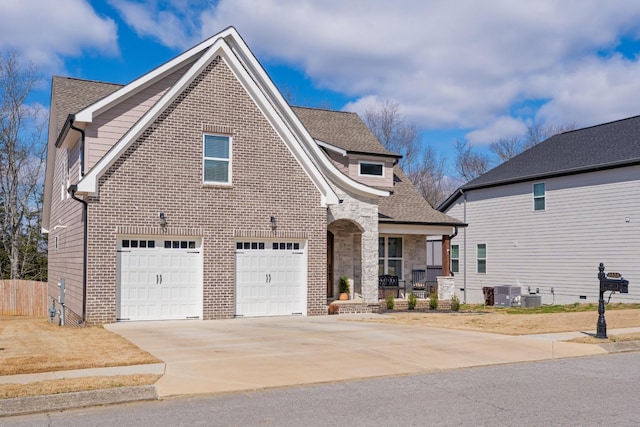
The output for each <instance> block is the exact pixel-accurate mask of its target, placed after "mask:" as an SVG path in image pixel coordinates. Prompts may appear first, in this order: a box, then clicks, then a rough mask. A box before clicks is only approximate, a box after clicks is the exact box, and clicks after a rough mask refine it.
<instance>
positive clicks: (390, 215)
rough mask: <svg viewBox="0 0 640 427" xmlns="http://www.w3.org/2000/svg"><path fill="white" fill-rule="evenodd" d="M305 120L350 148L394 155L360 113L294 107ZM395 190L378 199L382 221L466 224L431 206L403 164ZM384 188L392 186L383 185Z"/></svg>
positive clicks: (314, 132)
mask: <svg viewBox="0 0 640 427" xmlns="http://www.w3.org/2000/svg"><path fill="white" fill-rule="evenodd" d="M292 109H293V111H294V112H295V113H296V114H297V115H298V118H300V121H301V122H302V124H303V125H304V126H305V127H306V128H307V130H308V131H309V133H310V134H311V136H312V137H314V138H315V139H319V140H321V141H324V142H327V143H329V144H332V145H335V146H336V147H339V148H342V149H344V150H347V151H350V152H358V153H375V154H381V155H393V153H391V152H389V151H387V150H385V149H384V147H383V146H382V144H381V143H380V141H378V139H377V138H376V137H375V136H374V135H373V133H371V131H370V130H369V128H368V127H367V126H366V125H365V124H364V122H363V121H362V119H360V116H358V115H357V114H355V113H344V112H341V111H330V110H316V109H313V108H302V107H292ZM394 175H395V176H394V184H393V188H392V189H391V191H392V194H391V195H390V196H388V197H381V198H380V200H379V203H378V213H379V221H380V222H381V223H383V222H389V223H420V224H439V225H443V224H446V225H462V223H461V222H460V221H458V220H457V219H455V218H452V217H450V216H448V215H446V214H443V213H442V212H439V211H437V210H435V209H433V208H432V207H431V205H429V203H428V202H427V201H426V200H425V199H424V197H422V195H421V194H420V192H419V191H418V190H417V189H416V188H415V187H414V185H413V184H412V183H411V181H409V179H408V178H407V177H406V175H405V174H404V172H403V171H402V170H401V169H400V167H399V166H395V167H394ZM383 190H390V189H389V188H383Z"/></svg>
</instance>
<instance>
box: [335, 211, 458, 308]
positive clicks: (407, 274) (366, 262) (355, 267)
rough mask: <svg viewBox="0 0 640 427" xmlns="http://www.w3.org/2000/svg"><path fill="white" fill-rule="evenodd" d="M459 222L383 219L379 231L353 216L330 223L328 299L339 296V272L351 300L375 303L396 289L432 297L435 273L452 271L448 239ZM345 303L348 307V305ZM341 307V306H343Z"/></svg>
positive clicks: (403, 293)
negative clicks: (368, 229) (347, 284)
mask: <svg viewBox="0 0 640 427" xmlns="http://www.w3.org/2000/svg"><path fill="white" fill-rule="evenodd" d="M456 230H457V229H456V226H452V225H440V224H416V223H411V224H401V223H390V222H382V221H380V222H379V223H378V224H377V230H375V231H377V232H374V233H372V232H369V233H366V232H365V231H364V227H362V226H361V225H360V224H358V223H357V222H355V221H354V220H350V219H338V220H335V221H333V222H332V223H330V224H329V225H328V227H327V303H328V304H330V303H331V302H333V301H336V300H338V299H339V298H340V292H339V291H340V278H341V277H343V276H345V277H346V278H347V279H348V282H349V292H348V300H347V301H348V303H347V304H346V305H349V304H354V303H360V304H364V305H372V306H376V305H378V304H379V301H380V300H382V299H384V298H386V297H387V296H388V295H392V296H393V297H394V298H398V299H406V298H407V297H408V295H409V294H411V293H414V294H415V295H416V297H418V298H423V299H424V298H428V297H429V294H430V293H431V292H432V291H437V279H436V278H437V277H438V276H449V275H450V245H449V243H450V239H451V237H452V236H453V235H455V233H456ZM346 305H345V308H347V307H346ZM341 312H343V311H342V310H341Z"/></svg>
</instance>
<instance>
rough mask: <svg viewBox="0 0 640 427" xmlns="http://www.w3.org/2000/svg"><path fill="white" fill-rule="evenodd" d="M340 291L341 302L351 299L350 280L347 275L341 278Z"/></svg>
mask: <svg viewBox="0 0 640 427" xmlns="http://www.w3.org/2000/svg"><path fill="white" fill-rule="evenodd" d="M338 291H339V292H340V300H341V301H344V300H348V299H349V278H348V277H347V276H346V275H342V276H340V285H339V287H338Z"/></svg>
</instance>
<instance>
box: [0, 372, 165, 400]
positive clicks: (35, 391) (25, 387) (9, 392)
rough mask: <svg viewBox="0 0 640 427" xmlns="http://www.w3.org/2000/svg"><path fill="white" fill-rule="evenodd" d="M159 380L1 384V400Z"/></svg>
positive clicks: (123, 378) (121, 377) (138, 377)
mask: <svg viewBox="0 0 640 427" xmlns="http://www.w3.org/2000/svg"><path fill="white" fill-rule="evenodd" d="M159 379H160V375H151V374H148V375H115V376H111V377H85V378H66V379H59V380H51V381H39V382H35V383H29V384H0V399H9V398H12V397H29V396H41V395H44V394H58V393H70V392H74V391H89V390H100V389H105V388H114V387H131V386H139V385H149V384H154V383H155V382H156V381H158V380H159Z"/></svg>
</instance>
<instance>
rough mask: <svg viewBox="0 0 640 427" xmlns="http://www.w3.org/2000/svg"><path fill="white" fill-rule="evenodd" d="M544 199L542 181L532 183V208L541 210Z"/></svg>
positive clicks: (543, 207)
mask: <svg viewBox="0 0 640 427" xmlns="http://www.w3.org/2000/svg"><path fill="white" fill-rule="evenodd" d="M544 199H545V184H544V182H539V183H537V184H533V210H534V211H543V210H544V209H545V206H544V205H545V203H544Z"/></svg>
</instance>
